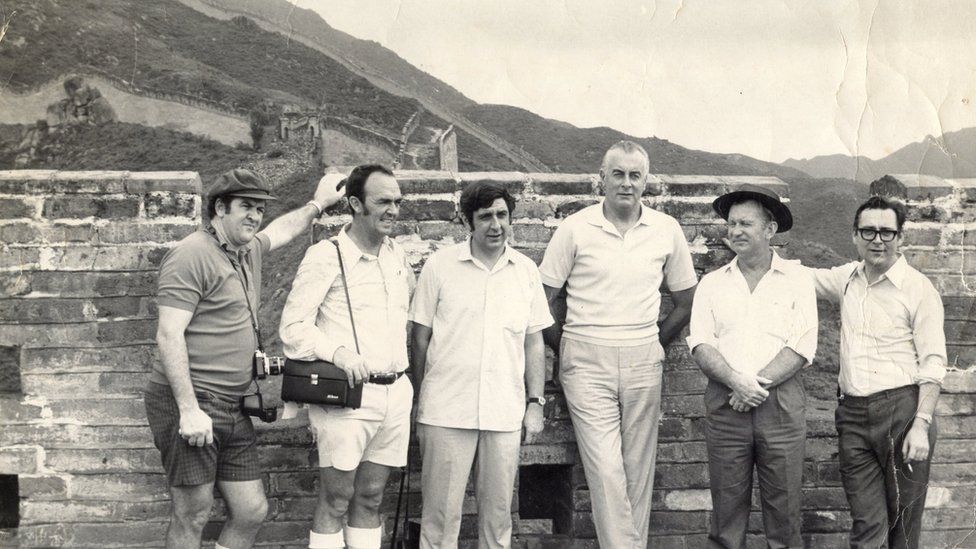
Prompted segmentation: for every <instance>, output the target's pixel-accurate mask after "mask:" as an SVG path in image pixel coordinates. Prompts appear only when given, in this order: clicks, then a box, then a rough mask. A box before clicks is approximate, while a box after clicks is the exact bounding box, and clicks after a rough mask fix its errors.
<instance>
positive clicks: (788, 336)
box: [688, 252, 817, 374]
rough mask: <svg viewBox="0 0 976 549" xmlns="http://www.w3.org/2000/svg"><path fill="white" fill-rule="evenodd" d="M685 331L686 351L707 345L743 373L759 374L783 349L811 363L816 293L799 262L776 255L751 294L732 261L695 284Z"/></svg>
mask: <svg viewBox="0 0 976 549" xmlns="http://www.w3.org/2000/svg"><path fill="white" fill-rule="evenodd" d="M689 328H690V335H689V336H688V348H689V349H690V350H692V351H694V350H695V347H697V346H698V345H702V344H708V345H710V346H712V347H714V348H715V349H716V350H717V351H718V352H719V354H721V355H722V357H723V358H724V359H725V360H726V362H728V364H729V366H730V367H731V368H732V369H734V370H738V371H740V372H743V373H747V374H758V373H759V372H760V371H761V370H762V369H763V368H765V367H766V366H767V365H768V364H769V363H770V362H771V361H772V360H773V358H774V357H775V356H776V355H777V354H778V353H779V352H780V351H781V350H782V349H783V348H785V347H788V348H790V349H792V350H793V351H795V352H796V353H797V354H798V355H800V356H802V357H803V358H804V359H806V363H807V364H810V363H811V362H813V358H814V355H815V354H816V352H817V292H816V290H815V289H814V287H813V282H812V281H811V280H810V277H809V276H808V275H807V273H806V271H805V270H804V269H803V267H802V266H801V265H799V262H792V261H786V260H784V259H782V258H780V257H779V255H777V254H776V252H773V258H772V262H771V264H770V268H769V271H768V272H767V273H766V274H765V275H764V276H763V278H762V280H760V281H759V284H757V285H756V287H755V288H754V289H753V290H752V291H750V290H749V284H748V282H746V279H745V277H744V276H743V275H742V271H741V270H739V263H738V258H735V259H733V260H732V262H731V263H729V264H728V265H725V266H723V267H720V268H718V269H716V270H714V271H712V272H710V273H708V274H707V275H705V276H703V277H702V279H701V282H700V283H698V288H697V289H696V290H695V302H694V305H693V306H692V308H691V322H690V323H689Z"/></svg>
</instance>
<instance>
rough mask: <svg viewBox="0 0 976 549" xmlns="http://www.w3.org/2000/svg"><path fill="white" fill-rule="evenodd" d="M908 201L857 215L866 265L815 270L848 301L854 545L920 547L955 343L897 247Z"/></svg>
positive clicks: (843, 411) (844, 469) (848, 487)
mask: <svg viewBox="0 0 976 549" xmlns="http://www.w3.org/2000/svg"><path fill="white" fill-rule="evenodd" d="M904 223H905V208H904V206H903V205H902V204H901V203H900V202H895V201H891V200H887V199H885V198H882V197H878V196H874V197H871V198H870V199H869V200H868V201H867V202H865V203H864V204H862V205H861V206H860V207H859V208H858V209H857V213H855V215H854V234H853V239H854V245H855V246H856V247H857V251H858V255H860V257H861V261H860V262H855V263H849V264H847V265H842V266H840V267H834V268H833V269H811V271H812V272H813V274H814V278H815V281H816V286H817V293H818V295H820V296H821V297H824V298H827V299H830V300H831V301H833V302H835V303H839V304H840V307H841V340H840V376H839V380H838V381H839V391H840V394H839V405H838V407H837V412H836V422H837V433H838V437H839V446H840V473H841V480H842V481H843V484H844V491H845V492H846V493H847V500H848V502H849V504H850V508H851V518H852V522H853V524H852V527H851V537H850V544H851V547H852V548H872V549H876V548H878V547H890V548H892V549H895V548H915V547H918V541H919V533H920V530H921V526H922V511H923V509H924V507H925V493H926V488H927V486H928V479H929V464H930V463H931V460H932V450H933V447H934V444H935V438H936V426H935V422H934V418H933V413H934V411H935V405H936V402H937V401H938V399H939V391H940V387H941V384H942V379H943V378H944V377H945V372H946V369H945V366H946V363H947V359H946V347H945V333H944V331H943V325H942V321H943V309H942V299H941V298H940V297H939V294H938V292H936V290H935V287H933V286H932V283H931V282H930V281H929V280H928V279H927V278H926V277H925V275H923V274H922V273H920V272H918V271H917V270H915V269H913V268H912V267H911V266H909V265H908V263H907V262H906V261H905V258H904V256H902V255H901V254H899V253H898V247H899V246H900V245H901V243H902V240H903V235H902V226H903V225H904Z"/></svg>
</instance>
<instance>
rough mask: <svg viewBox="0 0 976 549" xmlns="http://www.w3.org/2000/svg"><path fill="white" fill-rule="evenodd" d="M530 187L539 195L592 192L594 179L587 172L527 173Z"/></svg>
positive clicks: (594, 183)
mask: <svg viewBox="0 0 976 549" xmlns="http://www.w3.org/2000/svg"><path fill="white" fill-rule="evenodd" d="M528 177H529V180H530V181H531V182H532V188H533V189H534V190H535V192H536V193H537V194H541V195H567V194H593V188H594V186H595V185H596V179H595V178H594V177H593V176H591V175H588V174H549V173H532V174H529V176H528Z"/></svg>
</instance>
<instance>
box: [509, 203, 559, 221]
mask: <svg viewBox="0 0 976 549" xmlns="http://www.w3.org/2000/svg"><path fill="white" fill-rule="evenodd" d="M555 213H556V210H555V208H554V207H553V205H552V204H551V203H550V202H548V201H546V200H536V199H528V200H518V201H516V202H515V211H514V212H512V217H513V218H514V219H515V220H516V221H518V220H521V219H540V220H545V219H548V218H550V217H552V216H553V215H554V214H555Z"/></svg>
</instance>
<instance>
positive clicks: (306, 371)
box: [281, 358, 363, 408]
mask: <svg viewBox="0 0 976 549" xmlns="http://www.w3.org/2000/svg"><path fill="white" fill-rule="evenodd" d="M281 376H282V377H281V400H290V401H292V402H304V403H307V404H321V405H323V406H339V407H343V408H359V407H360V406H361V405H362V403H363V383H362V382H359V383H357V384H356V386H355V387H352V388H350V387H349V378H348V377H347V376H346V372H344V371H343V370H342V369H341V368H339V367H338V366H336V365H335V364H333V363H331V362H326V361H324V360H292V359H290V358H288V359H285V366H284V368H283V369H282V372H281Z"/></svg>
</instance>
